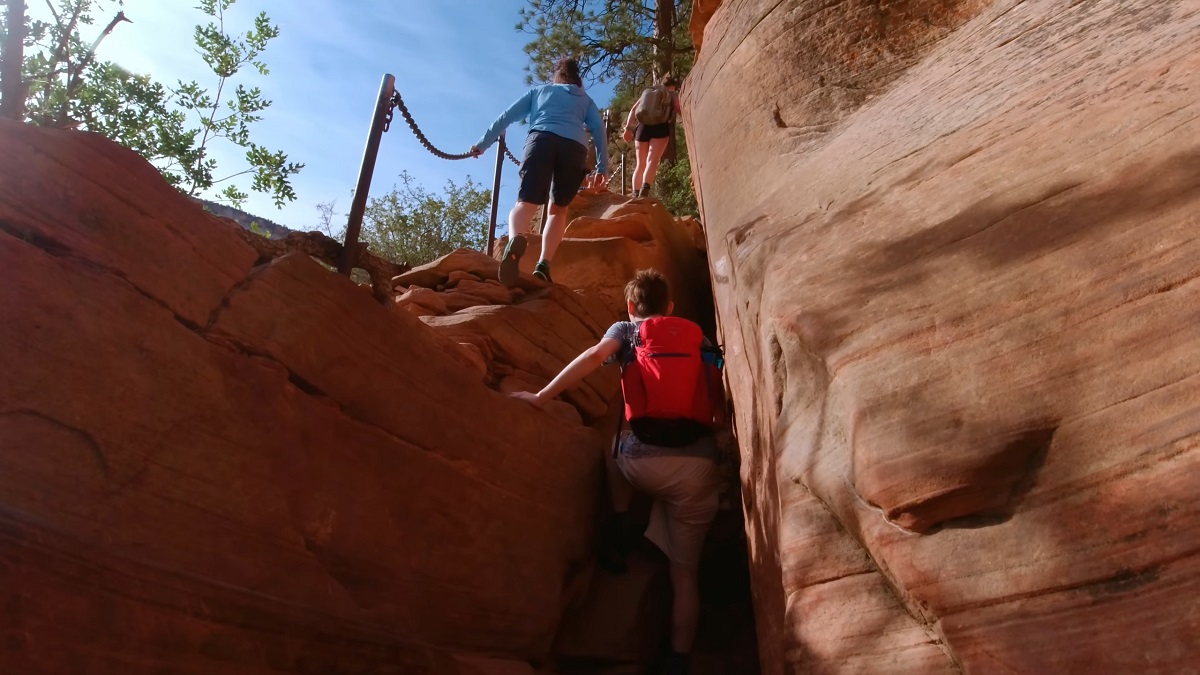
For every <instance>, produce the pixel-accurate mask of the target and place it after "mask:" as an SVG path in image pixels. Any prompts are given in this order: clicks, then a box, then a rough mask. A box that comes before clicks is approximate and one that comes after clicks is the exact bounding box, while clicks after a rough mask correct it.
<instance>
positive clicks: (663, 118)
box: [624, 75, 680, 197]
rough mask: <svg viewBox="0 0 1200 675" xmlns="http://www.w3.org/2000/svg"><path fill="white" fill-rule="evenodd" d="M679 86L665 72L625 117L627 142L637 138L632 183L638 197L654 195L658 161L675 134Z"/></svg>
mask: <svg viewBox="0 0 1200 675" xmlns="http://www.w3.org/2000/svg"><path fill="white" fill-rule="evenodd" d="M678 85H679V82H678V81H677V80H676V79H675V78H674V77H673V76H671V75H663V76H662V77H661V78H659V81H658V84H656V85H654V86H653V87H650V88H649V89H646V90H645V91H643V92H642V95H641V97H640V98H638V100H637V103H635V104H634V105H633V107H632V108H630V109H629V117H627V118H625V135H624V138H625V142H626V143H629V142H631V141H634V140H636V141H637V143H636V144H635V145H634V150H635V154H636V156H637V163H636V164H634V168H633V182H631V183H630V186H631V187H632V188H633V189H634V193H633V196H635V197H649V196H650V186H651V185H653V184H654V179H655V177H656V176H657V175H658V162H659V161H660V160H661V159H662V156H663V153H665V152H666V151H667V145H668V144H669V143H670V142H671V134H673V133H675V116H676V114H678V113H679V112H680V109H679V96H678V95H677V94H676V93H675V90H676V89H677V88H678ZM635 124H636V125H637V128H636V130H635V128H634V125H635ZM637 186H640V187H637Z"/></svg>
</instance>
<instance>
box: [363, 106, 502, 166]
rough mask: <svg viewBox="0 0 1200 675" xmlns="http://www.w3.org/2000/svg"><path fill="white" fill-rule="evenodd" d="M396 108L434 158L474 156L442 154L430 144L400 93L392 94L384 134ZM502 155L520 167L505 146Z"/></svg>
mask: <svg viewBox="0 0 1200 675" xmlns="http://www.w3.org/2000/svg"><path fill="white" fill-rule="evenodd" d="M396 108H399V109H400V114H401V115H403V116H404V121H405V122H407V123H408V128H410V129H412V132H413V135H414V136H416V137H417V140H418V141H420V143H421V145H423V146H425V149H426V150H428V151H429V152H432V153H433V155H434V156H435V157H441V158H442V159H467V158H468V157H474V155H472V154H471V153H469V152H464V153H462V154H460V155H452V154H450V153H448V152H443V151H441V150H438V149H437V148H435V147H434V146H433V143H430V142H429V139H428V138H426V137H425V133H424V132H423V131H421V128H420V127H418V126H417V121H416V120H414V119H413V116H412V113H410V112H408V106H406V105H404V99H402V98H400V92H395V93H394V94H392V101H391V105H389V106H388V111H387V117H386V118H384V121H383V130H384V131H385V132H386V131H387V130H388V129H390V128H391V126H392V117H393V116H394V115H395V111H396ZM504 154H506V155H508V159H509V160H511V161H512V163H513V164H516V165H517V166H521V161H520V160H518V159H517V158H516V157H514V156H513V154H512V152H511V151H510V150H509V149H508V146H507V145H505V146H504Z"/></svg>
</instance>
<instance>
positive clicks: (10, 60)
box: [0, 0, 27, 120]
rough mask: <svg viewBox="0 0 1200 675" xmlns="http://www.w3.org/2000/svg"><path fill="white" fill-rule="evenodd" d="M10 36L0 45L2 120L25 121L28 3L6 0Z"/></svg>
mask: <svg viewBox="0 0 1200 675" xmlns="http://www.w3.org/2000/svg"><path fill="white" fill-rule="evenodd" d="M5 6H6V11H7V16H6V17H5V19H6V21H7V25H8V34H7V35H5V37H4V44H3V45H0V117H3V118H6V119H10V120H23V119H25V96H26V91H27V90H26V84H25V82H24V81H23V80H22V79H21V76H22V74H23V72H22V71H23V70H24V68H22V66H23V65H24V62H25V0H5Z"/></svg>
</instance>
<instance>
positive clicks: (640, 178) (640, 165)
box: [630, 141, 650, 194]
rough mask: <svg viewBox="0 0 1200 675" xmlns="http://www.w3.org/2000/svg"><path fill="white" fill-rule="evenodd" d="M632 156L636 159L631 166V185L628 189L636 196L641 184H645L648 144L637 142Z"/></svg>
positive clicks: (646, 142)
mask: <svg viewBox="0 0 1200 675" xmlns="http://www.w3.org/2000/svg"><path fill="white" fill-rule="evenodd" d="M634 154H635V155H636V157H637V163H636V164H634V165H633V184H632V185H631V186H630V189H631V190H632V191H633V194H637V191H638V190H641V189H642V184H644V183H645V182H646V180H645V178H646V169H647V166H646V159H647V158H648V157H649V156H650V143H649V142H648V141H638V143H637V145H636V146H635V147H634Z"/></svg>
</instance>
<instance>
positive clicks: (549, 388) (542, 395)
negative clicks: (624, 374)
mask: <svg viewBox="0 0 1200 675" xmlns="http://www.w3.org/2000/svg"><path fill="white" fill-rule="evenodd" d="M620 348H621V341H620V340H614V339H613V338H603V339H601V340H600V342H598V343H596V344H595V345H594V346H592V347H590V348H588V349H587V351H585V352H583V353H582V354H580V355H579V356H576V357H575V360H574V361H571V362H570V363H569V364H567V367H566V368H563V369H562V371H561V372H559V374H558V375H555V376H554V379H553V380H550V384H547V385H546V386H545V387H542V390H541V391H539V392H538V393H536V394H533V393H530V392H527V391H520V392H517V393H515V394H513V397H514V398H519V399H521V400H523V401H528V402H530V403H532V404H533V405H535V406H537V407H539V408H540V407H542V406H544V405H546V403H547V402H548V401H552V400H554V397H556V396H558V395H559V394H561V393H563V392H564V391H566V390H568V389H570V388H571V387H574V386H575V385H577V384H579V382H580V381H581V380H583V378H585V377H587V376H588V375H591V374H592V371H594V370H596V369H597V368H599V367H600V366H602V365H603V364H604V361H605V359H607V358H608V357H610V356H612V355H613V354H616V353H617V350H618V349H620Z"/></svg>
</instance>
